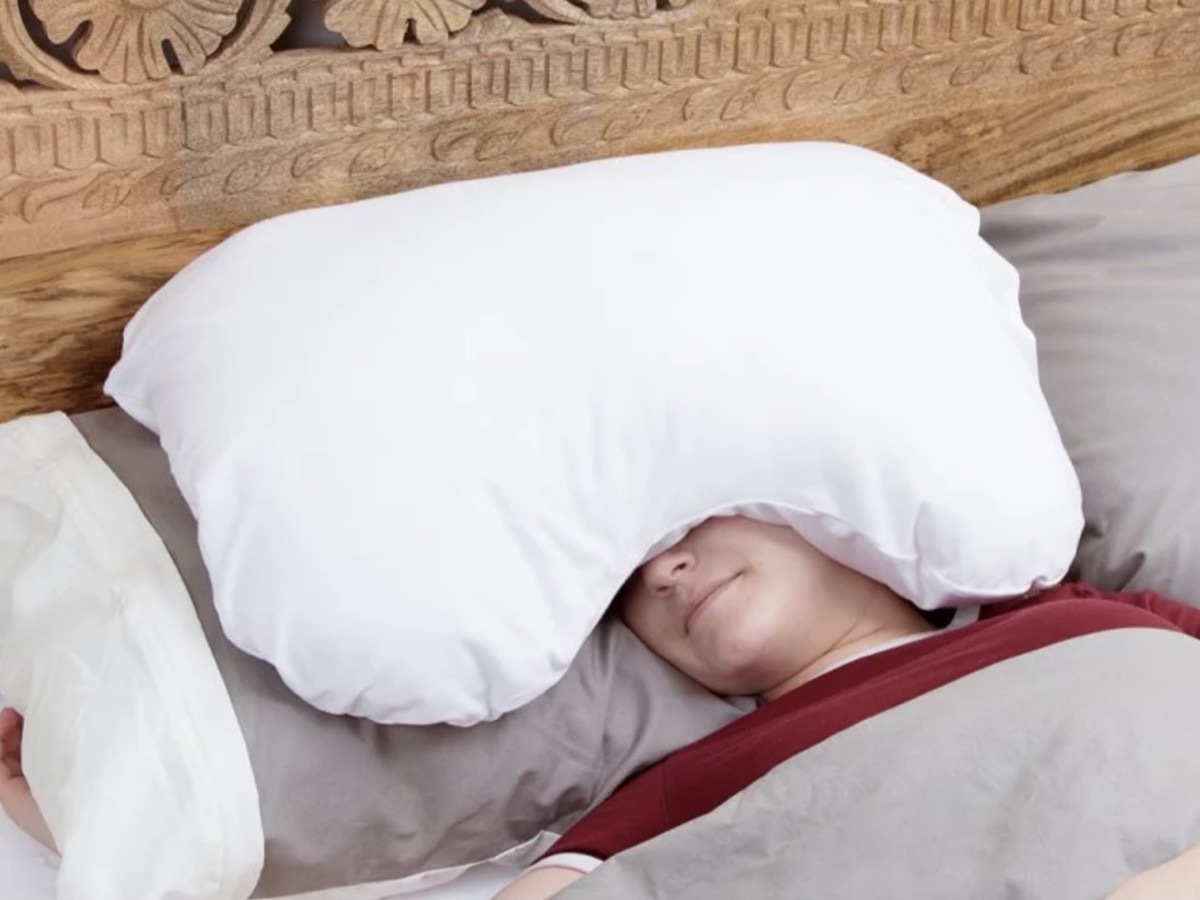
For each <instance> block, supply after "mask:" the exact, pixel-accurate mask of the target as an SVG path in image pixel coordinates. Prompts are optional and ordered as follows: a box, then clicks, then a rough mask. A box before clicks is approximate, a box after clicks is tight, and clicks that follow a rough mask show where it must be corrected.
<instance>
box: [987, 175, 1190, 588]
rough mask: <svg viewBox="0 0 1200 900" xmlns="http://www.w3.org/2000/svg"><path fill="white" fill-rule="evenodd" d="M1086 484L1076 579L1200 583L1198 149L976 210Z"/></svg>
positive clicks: (1140, 584) (1135, 584)
mask: <svg viewBox="0 0 1200 900" xmlns="http://www.w3.org/2000/svg"><path fill="white" fill-rule="evenodd" d="M981 231H982V234H983V236H984V238H986V239H987V240H988V241H989V242H990V243H991V244H992V245H993V246H994V247H995V248H996V249H997V250H998V251H999V252H1000V253H1001V254H1002V255H1003V256H1005V257H1006V258H1007V259H1009V260H1010V261H1011V262H1012V263H1014V264H1015V265H1016V266H1017V268H1018V270H1019V271H1020V274H1021V293H1020V297H1021V311H1022V314H1023V315H1024V317H1025V321H1026V322H1027V323H1028V324H1029V327H1030V329H1032V331H1033V332H1034V334H1035V336H1036V337H1037V346H1038V360H1039V370H1040V373H1041V383H1042V388H1043V389H1044V391H1045V393H1046V398H1047V401H1048V402H1049V404H1050V409H1051V411H1052V412H1053V413H1054V417H1055V420H1056V421H1057V422H1058V427H1059V430H1060V432H1061V433H1062V437H1063V441H1064V443H1065V445H1066V448H1067V452H1068V453H1069V454H1070V456H1071V460H1072V462H1073V463H1074V465H1075V468H1076V471H1077V472H1078V473H1079V478H1080V481H1081V482H1082V486H1083V511H1084V518H1085V522H1086V524H1085V527H1084V532H1083V538H1082V541H1081V543H1080V546H1079V552H1078V555H1077V557H1076V559H1075V562H1074V564H1073V566H1072V575H1073V577H1078V578H1081V579H1082V580H1084V581H1087V582H1089V583H1091V584H1095V585H1098V586H1100V587H1104V588H1108V589H1112V590H1117V589H1121V588H1137V589H1152V590H1157V591H1161V592H1163V593H1166V594H1169V595H1174V594H1179V595H1181V596H1184V597H1196V596H1197V587H1198V586H1200V504H1197V503H1196V498H1197V497H1198V496H1200V466H1197V464H1196V460H1197V459H1200V403H1197V402H1196V398H1197V397H1200V365H1197V362H1196V361H1197V347H1198V346H1200V157H1193V158H1191V159H1187V160H1184V161H1182V162H1179V163H1176V164H1174V165H1170V166H1165V167H1163V168H1160V169H1155V170H1152V171H1148V172H1129V173H1125V174H1122V175H1118V176H1115V177H1113V178H1109V179H1106V180H1104V181H1100V182H1097V183H1095V184H1092V185H1088V186H1086V187H1081V188H1076V189H1075V190H1072V191H1067V192H1066V193H1062V194H1054V195H1046V196H1037V197H1029V198H1025V199H1021V200H1014V201H1011V202H1009V203H1002V204H999V205H997V206H994V207H989V208H986V209H984V210H983V211H982V227H981Z"/></svg>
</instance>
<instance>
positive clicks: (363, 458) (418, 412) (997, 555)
mask: <svg viewBox="0 0 1200 900" xmlns="http://www.w3.org/2000/svg"><path fill="white" fill-rule="evenodd" d="M977 227H978V212H977V210H975V209H974V208H973V207H972V206H970V205H968V204H967V203H965V202H963V201H962V200H961V199H959V198H958V197H957V196H956V195H954V194H953V192H951V191H950V190H949V189H948V188H946V187H944V186H942V185H939V184H937V183H935V182H934V181H932V180H930V179H928V178H925V177H924V176H922V175H920V174H918V173H916V172H914V171H913V170H911V169H908V168H906V167H904V166H902V165H901V164H900V163H898V162H895V161H893V160H889V159H887V158H886V157H883V156H880V155H877V154H874V153H870V152H868V151H866V150H861V149H856V148H852V147H848V146H844V145H835V144H775V145H757V146H749V147H737V148H724V149H719V150H701V151H686V152H678V153H670V154H661V155H652V156H645V157H634V158H626V159H620V160H609V161H603V162H596V163H589V164H585V165H580V166H574V167H567V168H562V169H556V170H551V171H545V172H538V173H529V174H520V175H510V176H504V177H501V178H495V179H491V180H484V181H476V182H467V183H457V184H448V185H441V186H438V187H433V188H428V189H424V190H419V191H413V192H410V193H405V194H400V195H397V196H392V197H383V198H377V199H373V200H368V201H363V202H360V203H356V204H350V205H344V206H340V207H331V208H324V209H318V210H310V211H307V212H302V213H297V214H293V215H289V216H284V217H281V218H278V219H275V220H272V221H269V222H266V223H260V224H258V225H256V226H254V227H252V228H250V229H249V230H247V231H245V232H243V233H241V234H239V235H237V236H235V237H234V238H232V239H231V240H229V241H227V242H225V243H224V244H222V245H221V246H219V247H217V248H215V249H214V250H212V251H210V252H209V253H207V254H205V255H204V256H203V257H201V258H200V259H198V260H197V261H195V262H194V263H192V264H191V265H190V266H188V267H187V268H186V269H185V270H184V271H183V272H182V273H181V274H180V275H178V276H177V277H176V278H174V279H173V280H172V281H171V282H170V283H169V284H167V285H166V286H165V287H164V288H163V289H162V290H161V291H159V293H158V294H157V295H156V296H155V297H154V298H153V299H152V300H151V301H150V302H149V303H148V304H147V305H146V306H144V307H143V308H142V309H141V310H140V311H139V313H138V314H137V316H136V317H135V318H134V320H133V321H132V323H131V324H130V326H129V327H128V329H127V330H126V334H125V347H124V354H123V356H122V358H121V360H120V362H119V363H118V365H117V366H116V368H115V369H114V370H113V372H112V374H111V377H110V378H109V381H108V385H107V389H108V391H109V393H110V394H111V395H112V396H113V397H114V398H115V399H116V400H117V402H119V403H120V404H121V406H123V407H124V408H125V409H126V410H127V411H128V412H129V413H130V414H131V415H133V416H134V417H135V418H137V419H138V420H140V421H141V422H142V423H143V424H145V425H146V426H148V427H149V428H151V429H152V430H154V431H156V432H157V433H159V435H160V436H161V438H162V441H163V445H164V447H165V449H166V452H167V454H168V455H169V457H170V459H171V464H172V468H173V471H174V473H175V475H176V478H177V479H178V481H179V484H180V488H181V490H182V492H183V494H184V496H185V498H186V499H187V501H188V502H189V504H190V505H191V507H192V509H193V511H194V512H195V514H196V516H197V519H198V520H199V523H200V541H201V548H202V551H203V553H204V557H205V560H206V564H207V565H208V568H209V570H210V573H211V574H212V578H213V583H214V590H215V598H216V604H217V608H218V611H219V614H220V616H221V620H222V623H223V626H224V628H225V630H226V632H227V633H228V635H229V637H230V639H231V640H232V641H233V642H234V643H236V644H237V645H238V646H240V647H241V648H243V649H244V650H246V651H247V652H249V653H251V654H253V655H255V656H258V657H261V658H263V659H266V660H268V661H269V662H271V663H272V664H274V665H275V666H276V668H277V669H278V670H279V672H280V674H281V676H282V677H283V679H284V681H285V682H286V683H287V684H288V685H289V686H290V687H291V688H292V689H293V690H295V691H296V692H297V693H298V694H299V695H300V696H302V697H303V698H305V699H306V700H308V701H309V702H310V703H312V704H314V705H315V706H317V707H319V708H321V709H324V710H327V711H330V712H336V713H352V714H355V715H362V716H367V717H370V718H372V719H375V720H377V721H380V722H400V723H413V724H423V723H431V722H439V721H447V722H452V723H456V724H470V723H473V722H476V721H479V720H482V719H489V718H494V717H496V716H498V715H500V714H502V713H503V712H505V711H508V710H511V709H515V708H517V707H519V706H521V705H523V704H524V703H526V702H528V701H529V700H531V699H533V698H534V697H536V696H537V695H538V694H540V693H541V692H543V691H545V690H546V689H547V688H549V687H550V686H551V685H552V684H554V683H555V682H556V681H557V680H558V678H559V677H560V676H561V675H562V674H563V672H564V670H565V669H566V668H567V666H568V664H569V663H570V661H571V659H572V657H573V656H574V655H575V653H576V652H577V651H578V648H579V647H580V645H581V643H582V642H583V640H584V638H585V636H586V635H587V634H588V632H589V631H590V629H591V628H592V626H593V625H594V624H595V623H596V621H597V620H598V619H599V617H600V615H601V613H602V612H603V610H604V608H605V607H606V605H607V604H608V602H609V600H610V598H611V597H612V596H613V594H614V593H615V591H616V590H617V588H618V587H619V585H620V584H621V582H622V581H623V580H624V579H625V577H626V576H627V575H628V574H629V573H630V572H631V571H632V570H633V568H634V567H635V566H636V565H637V564H639V563H640V562H641V561H642V560H644V559H645V558H647V557H648V556H649V555H650V554H651V553H653V552H655V551H657V550H659V549H662V548H663V547H666V546H668V545H670V544H671V543H672V542H674V541H676V540H678V539H679V537H680V536H681V535H682V534H684V533H685V531H686V529H687V528H689V527H690V526H692V525H694V524H696V523H698V522H699V521H701V520H703V519H704V518H706V517H709V516H712V515H716V514H723V513H731V512H742V513H745V514H750V515H757V516H760V517H762V518H765V519H768V520H770V521H777V522H785V523H787V524H790V525H791V526H792V527H794V528H796V529H797V530H798V531H799V532H800V533H801V534H803V535H804V536H805V537H807V538H808V539H809V540H810V541H811V542H812V543H814V544H815V545H816V546H817V547H818V548H820V549H822V550H824V551H825V552H827V553H829V554H830V555H832V556H833V557H835V558H837V559H839V560H841V561H843V562H845V563H848V564H850V565H852V566H854V567H855V568H858V569H860V570H862V571H864V572H866V573H867V574H869V575H871V576H873V577H875V578H877V579H879V580H882V581H884V582H886V583H887V584H888V585H890V586H891V587H892V588H894V589H895V590H897V591H898V592H900V593H901V594H902V595H904V596H906V597H909V598H911V599H913V600H915V602H917V603H918V604H919V605H921V606H923V607H927V608H931V607H937V606H941V605H946V604H956V603H960V602H968V601H969V602H976V601H978V600H987V599H991V598H997V597H1007V596H1012V595H1014V594H1020V593H1023V592H1024V591H1026V590H1027V589H1029V588H1030V587H1031V586H1041V585H1045V584H1048V583H1052V582H1054V581H1056V580H1058V579H1059V578H1061V577H1062V575H1063V574H1064V573H1065V571H1066V568H1067V566H1068V564H1069V562H1070V560H1071V557H1072V554H1073V553H1074V550H1075V546H1076V542H1077V540H1078V537H1079V533H1080V529H1081V523H1082V517H1081V512H1080V497H1079V486H1078V482H1077V480H1076V478H1075V474H1074V472H1073V470H1072V468H1071V465H1070V463H1069V461H1068V459H1067V456H1066V454H1065V452H1064V451H1063V448H1062V444H1061V441H1060V439H1059V436H1058V433H1057V431H1056V429H1055V426H1054V422H1053V421H1052V419H1051V417H1050V414H1049V411H1048V410H1047V408H1046V404H1045V401H1044V398H1043V397H1042V394H1041V392H1040V390H1039V387H1038V382H1037V373H1036V362H1035V353H1034V346H1033V338H1032V336H1031V335H1030V333H1029V332H1028V330H1027V329H1026V328H1025V327H1024V325H1023V324H1022V322H1021V320H1020V317H1019V311H1018V307H1017V277H1016V273H1015V271H1014V270H1013V269H1012V267H1011V266H1009V265H1008V264H1007V263H1005V262H1004V261H1003V260H1001V259H1000V258H999V257H998V256H996V255H995V254H994V253H993V252H992V251H991V250H990V248H988V247H987V246H986V245H985V244H984V243H983V242H982V241H981V240H980V239H979V238H978V236H977V233H976V232H977Z"/></svg>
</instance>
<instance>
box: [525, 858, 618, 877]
mask: <svg viewBox="0 0 1200 900" xmlns="http://www.w3.org/2000/svg"><path fill="white" fill-rule="evenodd" d="M602 861H603V860H599V859H597V858H596V857H594V856H588V855H587V854H586V853H555V854H553V855H551V856H547V857H546V858H544V859H541V860H539V861H538V862H536V863H534V864H533V865H532V866H530V867H529V869H528V871H530V872H532V871H533V870H534V869H574V870H575V871H576V872H582V873H583V874H584V875H587V874H588V873H589V872H591V871H592V870H593V869H596V868H598V867H599V865H600V863H601V862H602Z"/></svg>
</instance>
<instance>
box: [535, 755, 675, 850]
mask: <svg viewBox="0 0 1200 900" xmlns="http://www.w3.org/2000/svg"><path fill="white" fill-rule="evenodd" d="M663 767H664V763H661V762H660V763H658V764H657V765H655V766H652V767H650V768H649V769H647V770H646V771H644V772H642V773H641V774H640V775H637V776H635V777H634V778H632V779H631V780H629V781H627V782H625V784H624V785H622V786H621V787H620V788H618V789H617V791H616V792H615V793H614V794H613V795H612V796H611V797H609V798H608V799H607V800H605V801H604V802H603V803H601V804H600V805H599V806H597V807H596V808H595V809H593V810H592V811H591V812H590V813H588V814H587V815H586V816H584V817H583V818H582V819H580V820H579V821H578V822H577V823H575V825H574V826H573V827H572V828H570V829H569V830H568V831H567V833H566V834H564V835H563V836H562V837H561V838H560V839H559V840H558V842H557V843H556V844H555V845H554V846H553V847H551V848H550V850H549V852H547V853H546V854H545V856H551V855H553V854H555V853H585V854H587V855H588V856H594V857H595V858H596V859H608V858H609V857H610V856H615V855H616V854H618V853H620V852H621V851H622V850H627V849H629V848H630V847H634V846H636V845H638V844H641V843H643V842H644V841H648V840H650V838H652V837H657V836H658V835H660V834H662V833H663V832H664V831H667V830H668V829H669V828H670V825H669V824H668V820H667V804H666V795H665V793H664V791H663ZM543 858H545V857H543Z"/></svg>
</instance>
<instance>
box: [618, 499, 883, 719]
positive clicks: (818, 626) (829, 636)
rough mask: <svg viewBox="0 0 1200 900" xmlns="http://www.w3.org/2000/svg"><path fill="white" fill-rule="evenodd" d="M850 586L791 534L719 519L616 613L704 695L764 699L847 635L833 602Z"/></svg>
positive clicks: (641, 575)
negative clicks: (698, 685) (704, 691)
mask: <svg viewBox="0 0 1200 900" xmlns="http://www.w3.org/2000/svg"><path fill="white" fill-rule="evenodd" d="M848 577H851V578H852V577H861V576H857V575H854V574H853V573H851V572H850V570H848V569H846V568H845V567H844V566H841V565H839V564H838V563H835V562H834V561H833V560H831V559H829V557H827V556H825V555H824V554H822V553H820V552H818V551H817V550H815V549H814V548H813V547H812V546H811V545H810V544H809V543H808V542H807V541H805V540H804V539H803V538H801V537H800V536H799V535H798V534H796V532H795V531H793V530H792V529H791V528H787V527H785V526H780V525H769V524H766V523H764V522H759V521H756V520H753V519H747V518H743V517H740V516H724V517H719V518H713V519H709V520H708V521H706V522H704V523H702V524H701V525H699V526H697V527H696V528H694V529H693V530H692V531H690V532H689V533H688V535H687V537H685V538H684V539H683V541H681V542H680V543H679V544H677V545H675V546H674V547H672V548H671V549H669V550H665V551H663V552H662V553H660V554H659V555H658V556H656V557H654V558H653V559H651V560H649V561H648V562H646V563H645V564H644V565H643V566H642V567H641V568H640V569H638V571H637V572H635V573H634V575H633V576H632V577H631V578H630V580H629V581H628V582H627V583H626V585H625V587H624V588H623V589H622V591H621V594H620V595H619V597H618V599H617V603H618V610H619V612H620V614H621V617H622V619H624V621H625V623H626V624H627V625H628V626H629V627H630V628H631V629H632V630H633V631H634V633H635V634H637V636H638V637H639V638H641V640H642V641H643V642H644V643H645V644H646V645H647V646H648V647H650V649H651V650H653V651H654V652H655V653H657V654H658V655H659V656H661V657H663V658H664V659H666V660H667V661H668V662H670V663H671V664H673V665H674V666H675V667H676V668H678V669H680V670H681V671H682V672H684V673H685V674H687V675H690V676H691V677H692V678H694V679H695V680H696V681H699V682H700V683H701V684H703V685H704V686H705V687H707V688H709V690H712V691H715V692H716V693H719V694H728V695H750V694H762V693H766V692H768V691H769V690H770V689H771V688H773V687H775V686H777V685H779V684H781V683H782V682H784V681H785V680H786V679H788V678H790V677H791V676H792V675H794V674H795V673H796V671H798V669H799V668H803V667H804V665H806V664H807V662H811V661H812V660H815V659H817V658H818V657H819V656H820V654H821V653H822V652H824V649H827V647H828V646H829V645H830V643H831V642H833V641H836V640H837V639H838V637H839V636H840V633H839V629H848V628H849V627H850V625H851V624H852V623H845V622H842V621H840V620H841V619H842V618H844V617H845V612H844V611H839V604H838V603H837V602H836V597H837V595H838V591H839V587H840V586H841V585H842V584H843V583H844V581H845V579H846V578H848ZM839 613H840V614H839ZM806 661H807V662H806Z"/></svg>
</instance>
